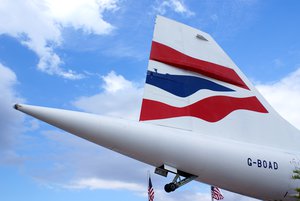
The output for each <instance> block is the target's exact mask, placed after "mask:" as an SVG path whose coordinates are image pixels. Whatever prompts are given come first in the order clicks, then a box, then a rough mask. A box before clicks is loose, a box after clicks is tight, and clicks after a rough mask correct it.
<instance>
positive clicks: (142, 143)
mask: <svg viewBox="0 0 300 201" xmlns="http://www.w3.org/2000/svg"><path fill="white" fill-rule="evenodd" d="M18 110H20V111H22V112H25V113H27V114H29V115H31V116H34V117H36V118H38V119H41V120H42V121H45V122H47V123H49V124H52V125H54V126H56V127H59V128H61V129H63V130H66V131H68V132H70V133H73V134H75V135H77V136H79V137H81V138H85V139H87V140H89V141H92V142H94V143H96V144H99V145H101V146H104V147H106V148H108V149H111V150H114V151H117V152H119V153H121V154H124V155H127V156H129V157H131V158H134V159H137V160H139V161H142V162H145V163H147V164H150V165H153V166H155V167H159V166H161V165H163V164H166V165H169V166H171V167H174V168H176V169H178V170H181V171H184V172H187V173H190V174H193V175H196V176H198V177H197V179H196V180H198V181H201V182H204V183H207V184H211V185H216V186H219V187H221V188H223V189H226V190H229V191H233V192H236V193H240V194H243V195H247V196H251V197H255V198H258V199H263V200H295V198H293V197H292V195H293V194H295V193H296V192H295V191H294V189H295V188H297V187H299V185H300V183H299V182H298V181H297V180H293V179H291V177H292V175H293V170H295V168H298V167H299V160H298V157H299V155H298V153H292V152H289V151H287V150H279V149H274V148H271V147H264V146H261V145H255V144H249V143H243V142H238V141H233V140H227V139H223V138H220V137H212V136H209V135H206V134H205V133H195V132H190V131H186V130H181V129H175V128H170V127H165V126H157V125H151V124H147V123H138V122H132V121H127V120H122V119H114V118H108V117H102V116H97V115H92V114H86V113H80V112H73V111H66V110H59V109H51V108H44V107H36V106H28V105H19V107H18Z"/></svg>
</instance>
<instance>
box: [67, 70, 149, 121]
mask: <svg viewBox="0 0 300 201" xmlns="http://www.w3.org/2000/svg"><path fill="white" fill-rule="evenodd" d="M102 79H103V81H104V84H103V86H102V88H103V89H104V91H103V92H101V93H98V94H95V95H92V96H87V97H85V96H83V97H79V98H78V99H77V100H75V101H74V102H73V105H75V106H76V107H77V108H79V109H81V110H84V111H87V112H92V113H97V114H104V115H109V116H115V117H122V118H127V119H138V117H139V112H140V106H141V101H142V94H143V88H142V87H140V86H139V85H138V84H136V83H134V82H131V81H128V80H126V79H125V78H124V77H123V76H122V75H117V74H116V73H115V72H113V71H112V72H110V73H109V74H108V75H106V76H103V77H102Z"/></svg>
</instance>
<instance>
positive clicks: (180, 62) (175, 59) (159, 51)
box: [150, 41, 249, 90]
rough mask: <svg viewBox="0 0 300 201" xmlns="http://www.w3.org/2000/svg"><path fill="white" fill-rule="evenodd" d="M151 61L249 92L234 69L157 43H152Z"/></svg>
mask: <svg viewBox="0 0 300 201" xmlns="http://www.w3.org/2000/svg"><path fill="white" fill-rule="evenodd" d="M150 59H151V60H155V61H159V62H162V63H165V64H168V65H171V66H174V67H177V68H182V69H185V70H189V71H193V72H196V73H200V74H202V75H205V76H208V77H211V78H214V79H217V80H220V81H223V82H227V83H230V84H233V85H236V86H238V87H242V88H244V89H248V90H249V88H248V86H247V85H246V84H245V83H244V82H243V80H242V79H241V78H240V77H239V76H238V74H237V73H236V72H235V71H234V70H233V69H231V68H228V67H225V66H221V65H218V64H214V63H211V62H208V61H203V60H200V59H196V58H193V57H190V56H188V55H185V54H183V53H181V52H179V51H177V50H175V49H173V48H171V47H169V46H166V45H164V44H161V43H158V42H155V41H152V47H151V54H150Z"/></svg>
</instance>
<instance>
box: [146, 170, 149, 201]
mask: <svg viewBox="0 0 300 201" xmlns="http://www.w3.org/2000/svg"><path fill="white" fill-rule="evenodd" d="M149 179H150V170H148V171H147V190H149ZM147 194H148V201H149V200H150V197H149V193H147Z"/></svg>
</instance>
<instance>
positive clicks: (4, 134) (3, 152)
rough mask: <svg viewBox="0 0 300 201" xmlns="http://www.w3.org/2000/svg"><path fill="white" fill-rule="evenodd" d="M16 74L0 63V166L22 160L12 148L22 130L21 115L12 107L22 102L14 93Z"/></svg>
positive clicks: (16, 81)
mask: <svg viewBox="0 0 300 201" xmlns="http://www.w3.org/2000/svg"><path fill="white" fill-rule="evenodd" d="M17 83H18V80H17V76H16V74H15V73H14V72H13V71H12V70H11V69H10V68H8V67H6V66H4V65H2V64H1V63H0V94H1V98H0V114H1V115H0V130H1V132H0V164H1V163H5V164H11V163H19V162H20V161H21V160H22V159H21V157H20V156H19V155H18V153H17V152H15V150H14V147H15V145H16V143H17V142H18V139H19V137H20V134H21V132H22V130H23V126H22V125H23V121H24V118H23V115H22V114H20V113H19V112H17V111H15V110H14V109H13V105H14V104H15V103H18V102H23V101H24V100H23V99H22V98H21V97H20V96H19V94H18V93H17V92H16V90H15V87H16V85H17Z"/></svg>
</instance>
